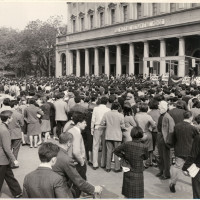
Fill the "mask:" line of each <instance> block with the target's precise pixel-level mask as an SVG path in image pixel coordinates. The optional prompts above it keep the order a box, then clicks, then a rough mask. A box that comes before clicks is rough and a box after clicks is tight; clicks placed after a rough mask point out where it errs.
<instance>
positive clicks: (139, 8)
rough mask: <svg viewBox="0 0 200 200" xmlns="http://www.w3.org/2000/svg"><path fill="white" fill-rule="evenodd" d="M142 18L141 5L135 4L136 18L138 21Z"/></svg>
mask: <svg viewBox="0 0 200 200" xmlns="http://www.w3.org/2000/svg"><path fill="white" fill-rule="evenodd" d="M141 17H142V5H141V3H137V18H138V19H140V18H141Z"/></svg>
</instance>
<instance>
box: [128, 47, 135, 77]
mask: <svg viewBox="0 0 200 200" xmlns="http://www.w3.org/2000/svg"><path fill="white" fill-rule="evenodd" d="M129 74H133V75H134V74H135V49H134V45H133V43H130V44H129Z"/></svg>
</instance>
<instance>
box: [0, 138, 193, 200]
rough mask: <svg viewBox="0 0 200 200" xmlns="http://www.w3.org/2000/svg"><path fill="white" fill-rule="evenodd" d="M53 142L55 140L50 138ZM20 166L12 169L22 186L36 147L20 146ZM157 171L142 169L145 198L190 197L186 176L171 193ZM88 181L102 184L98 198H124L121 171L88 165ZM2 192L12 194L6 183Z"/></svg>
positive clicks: (32, 165) (34, 161) (35, 156)
mask: <svg viewBox="0 0 200 200" xmlns="http://www.w3.org/2000/svg"><path fill="white" fill-rule="evenodd" d="M50 141H52V142H54V143H55V141H53V140H50ZM18 160H19V162H20V167H19V168H17V169H14V170H13V172H14V174H15V177H16V178H17V180H18V181H19V183H20V185H21V186H23V180H24V177H25V175H26V174H28V173H29V172H31V171H33V170H35V169H36V168H37V167H38V165H39V163H40V161H39V157H38V149H36V148H33V149H30V148H29V146H22V147H21V149H20V152H19V158H18ZM157 173H158V168H155V167H151V168H148V169H147V170H145V171H144V188H145V189H144V190H145V192H144V193H145V198H146V199H191V198H192V187H191V179H190V178H189V177H186V176H184V175H183V176H181V177H180V180H179V181H178V183H177V185H176V193H171V192H170V190H169V180H164V181H162V180H160V179H159V178H157V177H155V174H157ZM87 178H88V182H90V183H91V184H93V185H103V186H104V190H103V193H102V195H101V196H99V198H112V199H120V198H124V197H123V195H122V194H121V190H122V181H123V173H122V172H120V173H115V172H113V171H111V172H110V173H107V172H105V170H104V169H102V168H99V169H97V170H93V169H92V168H91V167H90V166H88V167H87ZM1 192H2V194H0V198H11V197H12V195H11V193H10V191H9V189H8V186H7V185H6V183H4V185H3V188H2V191H1Z"/></svg>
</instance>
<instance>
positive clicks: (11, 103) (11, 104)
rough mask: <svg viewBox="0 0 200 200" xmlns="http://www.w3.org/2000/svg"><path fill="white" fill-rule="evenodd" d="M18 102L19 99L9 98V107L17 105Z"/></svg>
mask: <svg viewBox="0 0 200 200" xmlns="http://www.w3.org/2000/svg"><path fill="white" fill-rule="evenodd" d="M18 104H19V101H17V100H11V101H10V107H11V108H14V106H16V105H18Z"/></svg>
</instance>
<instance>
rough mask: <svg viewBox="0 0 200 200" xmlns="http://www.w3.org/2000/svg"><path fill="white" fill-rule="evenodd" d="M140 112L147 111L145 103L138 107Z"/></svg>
mask: <svg viewBox="0 0 200 200" xmlns="http://www.w3.org/2000/svg"><path fill="white" fill-rule="evenodd" d="M139 109H140V112H147V111H148V105H147V104H146V103H141V104H140V106H139Z"/></svg>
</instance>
